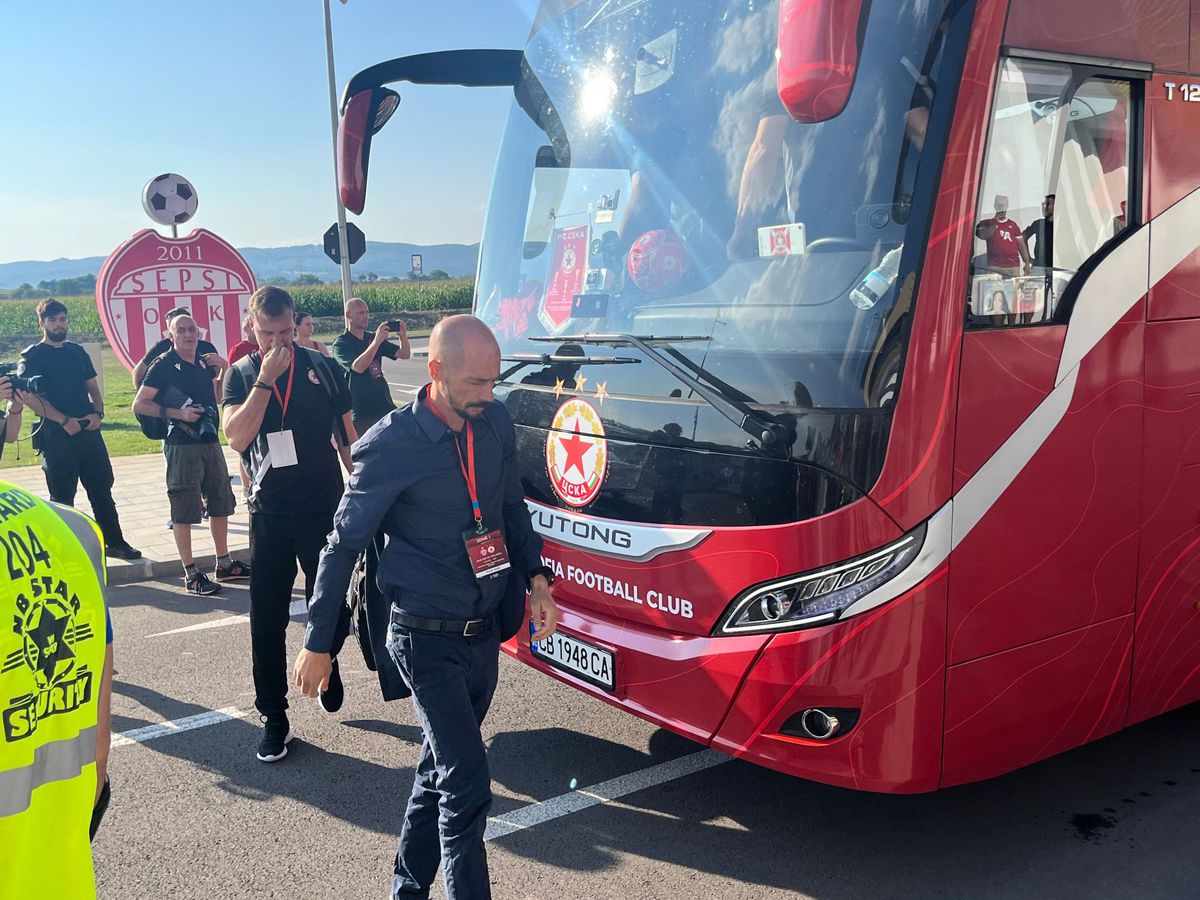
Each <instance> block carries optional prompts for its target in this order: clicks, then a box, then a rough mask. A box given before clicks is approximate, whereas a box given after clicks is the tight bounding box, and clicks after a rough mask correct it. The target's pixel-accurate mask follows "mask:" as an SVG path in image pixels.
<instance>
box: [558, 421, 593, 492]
mask: <svg viewBox="0 0 1200 900" xmlns="http://www.w3.org/2000/svg"><path fill="white" fill-rule="evenodd" d="M558 442H559V444H560V445H562V448H563V451H564V452H565V453H566V454H567V462H566V465H564V466H563V474H564V475H566V474H567V473H568V472H570V471H571V469H572V468H575V469H578V470H579V474H580V475H581V476H583V477H584V478H587V473H586V472H584V471H583V455H584V454H585V453H587V452H588V451H589V450H591V449H592V445H591V444H589V443H588V442H587V441H583V440H580V439H579V418H578V417H576V419H575V433H574V434H573V435H572V436H571V437H569V438H562V437H560V438H559V439H558Z"/></svg>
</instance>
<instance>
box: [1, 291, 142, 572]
mask: <svg viewBox="0 0 1200 900" xmlns="http://www.w3.org/2000/svg"><path fill="white" fill-rule="evenodd" d="M37 313H38V322H39V324H40V325H41V327H42V335H43V337H42V340H41V341H40V342H39V343H37V344H31V345H30V346H28V347H26V348H25V349H24V350H22V351H21V363H20V365H19V366H18V367H17V374H18V375H20V376H22V377H24V378H32V377H35V376H37V377H39V378H40V381H39V387H38V393H37V394H30V393H27V392H25V391H18V392H17V394H18V399H19V400H20V402H21V403H22V404H23V405H25V406H28V407H29V408H30V409H32V410H33V411H34V412H35V413H37V414H38V415H39V416H40V417H41V421H40V422H38V424H37V430H36V432H35V434H34V438H33V446H34V449H35V450H37V452H38V453H40V454H41V455H42V471H44V472H45V473H46V487H47V489H48V490H49V491H50V499H51V500H53V501H54V502H55V503H62V504H63V505H64V506H74V505H75V492H76V491H77V490H79V483H80V482H81V481H82V482H83V489H84V490H85V491H87V495H88V500H89V501H90V502H91V504H92V516H93V517H94V518H95V520H96V523H97V524H98V525H99V526H100V530H101V531H102V532H103V533H104V552H105V553H106V554H107V555H108V556H113V557H116V558H117V559H138V558H140V557H141V555H142V554H141V552H140V551H137V550H134V549H133V548H132V547H130V546H129V544H128V543H127V542H126V540H125V536H124V535H123V534H122V533H121V522H120V520H119V519H118V518H117V507H116V504H115V503H113V498H112V486H113V470H112V463H111V462H109V459H108V448H107V447H106V446H105V445H104V438H102V437H101V436H100V421H101V420H102V419H103V418H104V395H103V394H102V393H101V392H100V383H99V381H98V380H97V379H96V369H95V368H94V367H93V366H92V361H91V358H90V357H89V356H88V355H87V351H86V350H84V349H83V347H81V346H80V345H79V344H76V343H74V342H73V341H68V340H67V328H68V326H69V324H70V322H69V319H68V316H67V308H66V306H64V305H63V304H62V303H59V302H58V301H57V300H55V299H54V298H53V297H47V298H46V299H45V300H43V301H41V302H40V303H39V304H38V305H37Z"/></svg>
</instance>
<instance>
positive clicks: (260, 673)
mask: <svg viewBox="0 0 1200 900" xmlns="http://www.w3.org/2000/svg"><path fill="white" fill-rule="evenodd" d="M250 312H251V314H252V315H253V316H254V332H255V336H256V337H257V339H258V346H259V347H260V348H261V349H260V350H259V351H258V352H256V353H252V354H250V355H249V356H247V357H245V358H244V359H240V360H238V361H237V363H235V364H234V365H233V367H232V368H231V369H230V371H229V372H228V373H227V375H226V377H225V387H224V397H223V400H222V404H223V406H224V409H225V412H224V421H225V436H226V437H227V438H228V440H229V446H230V447H232V448H233V449H234V450H237V451H238V452H239V453H241V454H242V461H243V462H244V463H245V465H246V469H247V470H248V472H249V474H250V492H249V496H250V501H249V505H250V569H251V576H250V640H251V643H252V645H253V650H254V665H253V671H254V692H255V700H254V702H255V706H257V707H258V711H259V712H260V713H261V714H262V716H263V720H264V721H265V723H266V730H265V732H264V735H263V738H262V742H261V743H260V744H259V747H258V758H259V759H260V760H262V761H263V762H275V761H276V760H279V759H282V758H283V757H284V756H286V755H287V742H288V741H290V740H291V737H292V733H291V728H290V727H289V723H288V717H287V708H288V702H287V688H288V685H287V658H286V655H287V648H286V646H285V639H286V633H287V625H288V618H289V606H290V604H291V599H292V583H293V582H294V581H295V579H296V562H297V561H299V563H300V568H301V569H303V570H304V575H305V596H306V598H307V599H310V600H311V599H312V585H313V579H314V578H315V577H316V573H317V557H318V556H319V555H320V552H321V549H322V548H323V547H324V546H325V536H326V535H327V534H328V533H329V532H330V531H331V530H332V529H333V514H334V512H335V510H336V509H337V504H338V501H339V500H340V499H341V496H342V475H341V472H340V471H339V470H338V457H339V455H340V457H341V461H342V464H343V466H344V467H345V469H346V471H347V472H349V471H350V469H351V461H350V445H351V444H352V443H353V442H354V440H355V439H356V437H357V435H356V434H355V431H354V423H353V422H352V420H351V417H350V394H349V392H348V391H347V389H346V383H345V381H344V380H343V379H342V377H341V376H340V374H339V373H337V372H336V371H335V369H334V366H333V364H332V363H330V362H329V361H328V360H326V359H325V357H323V356H321V354H319V353H317V352H315V351H313V350H308V349H306V348H304V347H300V346H297V345H294V344H293V342H292V337H293V334H294V332H295V318H294V306H293V304H292V298H291V297H290V296H289V295H288V293H287V292H286V291H284V290H281V289H280V288H277V287H263V288H259V289H258V290H257V291H255V292H254V293H253V294H252V295H251V297H250ZM335 443H336V445H337V450H335V449H334V445H335ZM349 627H350V611H349V609H348V608H346V607H343V609H342V615H341V618H340V619H339V621H338V629H337V634H336V636H335V639H334V642H333V647H332V648H331V649H332V654H333V655H334V656H336V654H337V652H338V650H339V649H341V645H342V642H343V641H344V640H345V638H346V634H347V633H348V632H349ZM341 700H342V683H341V679H340V677H338V675H337V669H336V668H335V669H334V675H333V676H332V677H331V678H330V681H329V684H328V687H327V689H326V691H325V692H324V693H323V694H322V696H321V705H322V707H323V708H324V709H325V710H326V711H327V712H335V711H336V710H337V709H338V708H340V706H341Z"/></svg>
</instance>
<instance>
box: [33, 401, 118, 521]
mask: <svg viewBox="0 0 1200 900" xmlns="http://www.w3.org/2000/svg"><path fill="white" fill-rule="evenodd" d="M42 427H44V428H47V429H54V433H52V434H47V435H45V436H44V437H42V438H41V439H40V440H39V442H38V451H39V452H40V453H41V454H42V471H43V472H45V473H46V489H47V490H48V491H50V499H51V500H53V501H54V502H55V503H61V504H63V505H64V506H74V505H75V492H76V491H78V490H79V483H80V482H81V481H82V482H83V489H84V490H85V491H87V495H88V500H89V501H90V502H91V504H92V514H93V516H94V517H95V519H96V524H97V525H99V526H100V530H101V531H102V532H104V543H106V544H119V543H121V542H123V541H124V540H125V536H124V535H123V534H122V533H121V522H120V520H119V519H118V518H117V505H116V504H115V503H113V498H112V486H113V470H112V463H111V462H109V459H108V447H106V446H105V445H104V438H102V437H101V436H100V432H99V431H81V432H80V433H79V434H77V435H75V436H74V437H71V436H70V435H69V434H67V433H66V432H65V431H62V430H61V429H59V428H58V427H57V426H55V425H44V426H42Z"/></svg>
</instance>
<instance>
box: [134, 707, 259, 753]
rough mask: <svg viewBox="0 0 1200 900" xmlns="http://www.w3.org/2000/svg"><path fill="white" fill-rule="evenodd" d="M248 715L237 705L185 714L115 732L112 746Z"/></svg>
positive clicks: (138, 741)
mask: <svg viewBox="0 0 1200 900" xmlns="http://www.w3.org/2000/svg"><path fill="white" fill-rule="evenodd" d="M248 715H250V710H248V709H238V708H237V707H236V706H228V707H226V708H225V709H214V710H209V711H208V712H203V713H198V714H197V715H194V716H185V717H184V718H182V719H176V720H175V721H173V722H160V723H159V724H158V725H146V726H145V727H143V728H134V729H132V730H130V731H123V732H121V733H120V734H114V735H113V736H112V743H111V744H110V746H112V747H127V746H129V745H130V744H142V743H145V742H146V741H152V740H154V739H155V738H160V737H164V736H166V735H168V734H179V733H180V732H181V731H191V730H192V729H194V728H204V727H205V726H206V725H220V724H221V723H222V722H230V721H233V720H234V719H244V718H245V717H246V716H248Z"/></svg>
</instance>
